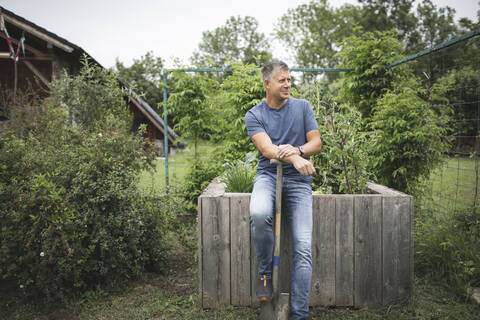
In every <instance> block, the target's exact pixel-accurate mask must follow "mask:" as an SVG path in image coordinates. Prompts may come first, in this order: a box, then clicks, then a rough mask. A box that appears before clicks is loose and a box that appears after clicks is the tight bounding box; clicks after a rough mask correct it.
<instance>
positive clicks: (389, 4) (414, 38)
mask: <svg viewBox="0 0 480 320" xmlns="http://www.w3.org/2000/svg"><path fill="white" fill-rule="evenodd" d="M358 2H359V3H360V4H361V5H362V16H361V20H360V21H359V22H360V24H361V25H362V27H363V28H364V30H366V31H372V32H373V31H387V30H392V29H394V30H395V31H396V32H397V39H398V40H400V41H402V42H404V43H405V44H406V48H407V50H410V48H413V47H414V46H415V45H416V44H417V42H418V32H417V30H416V26H417V18H416V16H415V12H414V11H413V8H414V7H413V4H414V1H411V0H358Z"/></svg>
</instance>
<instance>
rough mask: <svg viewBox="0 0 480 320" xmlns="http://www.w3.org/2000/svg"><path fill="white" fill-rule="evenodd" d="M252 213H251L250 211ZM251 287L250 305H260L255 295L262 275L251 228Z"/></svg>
mask: <svg viewBox="0 0 480 320" xmlns="http://www.w3.org/2000/svg"><path fill="white" fill-rule="evenodd" d="M249 214H250V213H249ZM249 235H250V252H251V253H250V255H251V258H250V284H251V285H250V288H251V293H250V301H251V303H250V305H251V306H252V307H256V308H257V307H259V306H260V302H259V301H258V300H257V296H256V295H255V290H256V284H257V278H258V277H259V276H260V275H259V274H258V262H257V255H256V251H255V245H254V243H253V238H252V234H251V229H250V233H249Z"/></svg>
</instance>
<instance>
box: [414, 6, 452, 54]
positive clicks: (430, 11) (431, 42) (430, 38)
mask: <svg viewBox="0 0 480 320" xmlns="http://www.w3.org/2000/svg"><path fill="white" fill-rule="evenodd" d="M417 14H418V25H419V28H418V29H419V30H418V32H419V34H420V36H421V41H420V43H419V44H418V45H417V46H416V47H415V48H414V49H415V51H421V50H423V49H427V48H431V47H433V46H435V45H437V44H439V43H442V42H444V41H447V40H449V39H451V38H452V37H454V36H455V35H457V30H458V28H457V26H456V24H455V9H453V8H451V7H448V6H447V7H444V8H437V6H435V4H433V2H432V1H431V0H423V1H422V2H421V3H419V4H418V7H417Z"/></svg>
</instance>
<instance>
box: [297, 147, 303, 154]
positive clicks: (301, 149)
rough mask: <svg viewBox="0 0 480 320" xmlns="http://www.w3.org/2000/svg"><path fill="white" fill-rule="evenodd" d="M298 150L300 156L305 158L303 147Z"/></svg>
mask: <svg viewBox="0 0 480 320" xmlns="http://www.w3.org/2000/svg"><path fill="white" fill-rule="evenodd" d="M298 150H300V155H301V156H303V154H304V153H305V151H303V147H298Z"/></svg>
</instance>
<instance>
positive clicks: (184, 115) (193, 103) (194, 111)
mask: <svg viewBox="0 0 480 320" xmlns="http://www.w3.org/2000/svg"><path fill="white" fill-rule="evenodd" d="M217 87H218V84H217V82H216V81H215V80H213V79H210V78H207V77H206V76H203V75H201V74H195V75H190V74H187V73H182V72H178V73H176V74H175V92H174V93H173V94H171V95H170V97H169V98H168V111H167V112H168V114H170V115H172V116H173V119H174V121H175V122H176V124H175V127H174V128H175V129H176V130H178V132H179V133H180V134H181V135H182V136H183V137H184V138H193V140H194V144H195V159H197V145H198V139H199V138H201V137H205V136H207V135H208V133H209V132H210V131H211V130H212V126H213V125H214V112H213V107H212V106H211V105H210V104H209V103H208V99H207V98H208V95H209V94H211V92H214V90H215V89H216V88H217Z"/></svg>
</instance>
